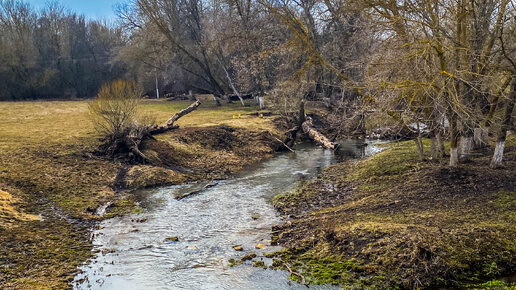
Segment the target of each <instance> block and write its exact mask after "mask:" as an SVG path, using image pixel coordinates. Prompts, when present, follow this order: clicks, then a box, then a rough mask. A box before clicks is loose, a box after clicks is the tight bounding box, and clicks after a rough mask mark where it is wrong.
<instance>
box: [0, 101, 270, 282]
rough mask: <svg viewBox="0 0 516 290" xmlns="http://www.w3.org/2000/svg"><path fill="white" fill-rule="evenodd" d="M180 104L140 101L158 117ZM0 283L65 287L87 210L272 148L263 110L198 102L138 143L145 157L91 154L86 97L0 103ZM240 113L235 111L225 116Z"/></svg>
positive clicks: (224, 168)
mask: <svg viewBox="0 0 516 290" xmlns="http://www.w3.org/2000/svg"><path fill="white" fill-rule="evenodd" d="M188 105H189V102H165V101H146V102H145V103H144V109H145V110H146V111H147V113H148V114H150V115H152V116H153V117H155V118H156V121H157V122H158V123H161V122H164V121H166V120H167V119H168V118H169V117H170V116H171V115H172V114H173V113H175V112H177V111H179V110H180V109H182V108H184V107H186V106H188ZM0 110H1V111H2V117H1V118H0V288H11V287H12V288H24V289H26V288H66V287H68V285H69V284H68V282H70V281H71V280H72V279H73V276H74V274H75V271H76V269H77V266H78V265H80V263H82V262H84V261H85V260H86V259H88V257H90V254H91V253H90V249H91V244H90V242H89V241H88V239H89V228H90V227H91V226H93V225H95V223H96V222H97V221H98V220H99V219H100V217H98V216H96V215H95V210H96V208H97V207H98V206H99V205H101V204H104V203H107V202H114V203H115V206H114V207H111V208H110V209H109V214H108V215H110V216H113V215H116V214H118V213H123V212H127V211H132V210H135V205H134V202H132V201H131V198H130V194H122V193H127V192H129V191H130V190H132V189H135V188H142V187H148V186H155V185H161V184H178V183H183V182H186V181H191V180H197V179H202V178H219V177H223V176H226V175H227V174H231V173H232V172H235V171H237V170H238V169H240V168H242V167H243V166H245V165H247V164H249V163H252V162H256V161H258V160H259V159H260V158H266V157H268V156H270V155H271V154H272V153H273V147H274V146H275V144H274V141H273V138H272V135H271V133H272V134H275V133H276V132H275V131H274V126H273V124H272V121H271V119H269V118H258V117H253V116H247V115H245V114H246V113H249V112H254V111H256V108H255V107H241V106H239V105H236V104H231V105H224V106H222V107H215V106H213V104H203V105H202V106H201V107H200V108H199V110H197V111H195V112H193V113H191V114H189V115H187V116H185V117H184V118H181V119H180V120H179V121H178V122H177V123H178V124H179V125H180V126H181V128H180V129H178V130H175V131H172V132H170V133H167V134H163V135H160V136H157V137H156V140H151V141H149V142H147V143H146V144H145V147H144V150H145V152H146V153H147V154H149V155H151V156H154V162H153V163H154V164H152V165H134V164H126V163H124V162H123V161H117V160H111V159H107V158H104V157H102V156H98V155H96V154H95V150H96V149H97V148H98V145H99V142H98V139H97V137H96V134H95V131H94V128H93V125H92V123H91V122H90V120H89V117H88V103H87V102H75V101H73V102H72V101H70V102H4V103H0ZM239 114H241V115H242V118H236V119H235V118H233V116H238V115H239Z"/></svg>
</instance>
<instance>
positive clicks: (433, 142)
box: [430, 129, 441, 160]
mask: <svg viewBox="0 0 516 290" xmlns="http://www.w3.org/2000/svg"><path fill="white" fill-rule="evenodd" d="M436 131H437V130H436V129H434V130H432V132H431V133H430V156H431V158H432V160H437V159H439V158H441V155H440V152H439V151H440V148H439V140H437V133H436Z"/></svg>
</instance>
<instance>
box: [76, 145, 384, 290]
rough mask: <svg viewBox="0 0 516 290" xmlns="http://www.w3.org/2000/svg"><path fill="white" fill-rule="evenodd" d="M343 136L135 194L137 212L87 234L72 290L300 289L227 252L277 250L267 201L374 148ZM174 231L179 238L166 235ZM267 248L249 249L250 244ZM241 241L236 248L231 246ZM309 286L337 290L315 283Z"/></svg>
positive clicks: (280, 274)
mask: <svg viewBox="0 0 516 290" xmlns="http://www.w3.org/2000/svg"><path fill="white" fill-rule="evenodd" d="M367 143H369V144H368V145H365V143H364V141H358V140H343V141H341V142H339V144H340V146H339V149H338V150H337V151H336V152H333V151H330V150H324V149H322V148H319V147H314V146H311V145H304V144H302V145H298V146H296V152H295V153H291V152H289V153H282V154H278V155H276V156H275V157H273V158H271V159H269V160H266V161H264V162H261V163H258V164H254V165H252V166H250V167H249V168H248V169H245V170H243V171H241V172H239V173H238V174H236V176H235V177H234V178H231V179H227V180H220V181H217V185H216V186H214V187H210V188H207V189H206V190H204V191H202V192H201V193H199V194H196V195H192V196H189V197H187V198H184V199H182V200H176V199H175V197H176V196H180V195H184V194H185V193H188V192H192V191H194V190H198V189H200V188H203V187H204V186H205V185H206V184H207V183H206V182H199V183H193V184H186V185H177V186H168V187H162V188H156V189H150V190H142V191H138V192H135V193H134V194H136V196H137V198H138V200H139V205H140V207H141V208H142V209H143V211H142V213H140V214H130V215H125V216H122V217H115V218H112V219H107V220H104V221H103V222H102V223H101V226H100V227H99V229H98V230H95V232H94V240H93V245H94V253H95V255H94V257H93V258H92V259H91V261H89V262H88V264H85V265H83V266H82V267H81V273H80V274H78V275H77V276H76V277H75V281H74V287H75V289H124V290H128V289H306V286H304V285H301V284H297V283H295V282H293V281H291V280H290V279H289V278H288V272H286V271H276V270H270V269H267V270H264V269H262V268H256V267H253V266H252V262H250V261H248V262H246V263H245V264H244V265H238V266H235V267H230V266H229V265H228V264H229V262H228V260H229V259H230V258H235V259H240V258H241V257H242V256H244V255H245V254H249V253H253V252H256V253H257V254H258V258H257V259H258V260H259V259H263V261H264V262H265V264H266V265H270V264H271V262H272V261H271V260H270V259H266V258H264V257H263V254H264V253H269V252H273V251H277V250H281V247H278V246H274V247H273V246H270V230H271V227H272V226H273V225H275V224H280V223H282V222H284V220H282V218H281V217H280V216H279V215H278V213H277V212H276V210H275V209H274V208H273V206H272V205H271V204H270V199H271V198H272V197H273V196H275V195H277V194H278V193H281V192H285V191H289V190H292V189H293V188H294V187H295V185H296V181H298V180H300V179H310V178H313V177H314V176H315V175H316V174H317V173H319V172H320V171H321V170H322V169H323V168H325V167H327V166H329V165H331V164H332V163H335V162H336V161H337V160H341V159H346V158H361V157H363V156H366V155H370V154H373V153H375V152H377V151H378V150H379V149H378V148H377V147H375V146H374V144H375V143H374V142H373V143H371V141H368V142H367ZM169 237H177V238H178V239H179V241H177V242H174V241H170V240H169V239H167V238H169ZM259 243H260V244H265V245H267V248H265V249H262V250H257V249H255V245H256V244H259ZM235 245H241V246H242V247H243V251H235V250H234V249H233V246H235ZM310 288H311V289H338V288H337V287H334V286H329V285H328V286H327V285H321V286H319V285H317V286H312V285H311V286H310Z"/></svg>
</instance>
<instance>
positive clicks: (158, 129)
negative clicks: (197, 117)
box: [149, 101, 201, 135]
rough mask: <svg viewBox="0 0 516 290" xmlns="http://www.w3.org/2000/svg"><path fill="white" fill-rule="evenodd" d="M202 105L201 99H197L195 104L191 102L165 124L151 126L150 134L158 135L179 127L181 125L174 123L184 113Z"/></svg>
mask: <svg viewBox="0 0 516 290" xmlns="http://www.w3.org/2000/svg"><path fill="white" fill-rule="evenodd" d="M200 105H201V102H200V101H195V102H194V103H193V104H191V105H190V106H188V107H187V108H185V109H183V110H181V111H179V112H177V113H175V114H174V115H173V116H172V117H170V119H168V120H167V121H166V122H165V124H163V125H161V126H158V125H155V126H153V127H151V128H150V130H149V134H150V135H156V134H160V133H164V132H166V131H170V130H173V129H177V128H179V126H177V125H175V124H174V123H175V122H176V121H177V120H178V119H179V118H181V117H183V116H184V115H186V114H189V113H190V112H192V111H195V110H197V108H198V107H199V106H200Z"/></svg>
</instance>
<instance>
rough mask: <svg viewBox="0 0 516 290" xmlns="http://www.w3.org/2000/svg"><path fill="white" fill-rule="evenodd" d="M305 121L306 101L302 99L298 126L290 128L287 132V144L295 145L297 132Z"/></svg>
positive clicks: (297, 121)
mask: <svg viewBox="0 0 516 290" xmlns="http://www.w3.org/2000/svg"><path fill="white" fill-rule="evenodd" d="M304 122H305V101H304V100H301V103H300V104H299V113H298V115H297V120H296V126H295V127H294V128H292V129H290V130H288V131H287V132H286V133H285V134H286V135H287V137H286V139H285V142H284V143H285V144H286V145H287V146H288V147H293V146H294V143H295V142H296V138H297V132H298V131H299V129H300V128H301V126H302V125H303V123H304Z"/></svg>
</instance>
